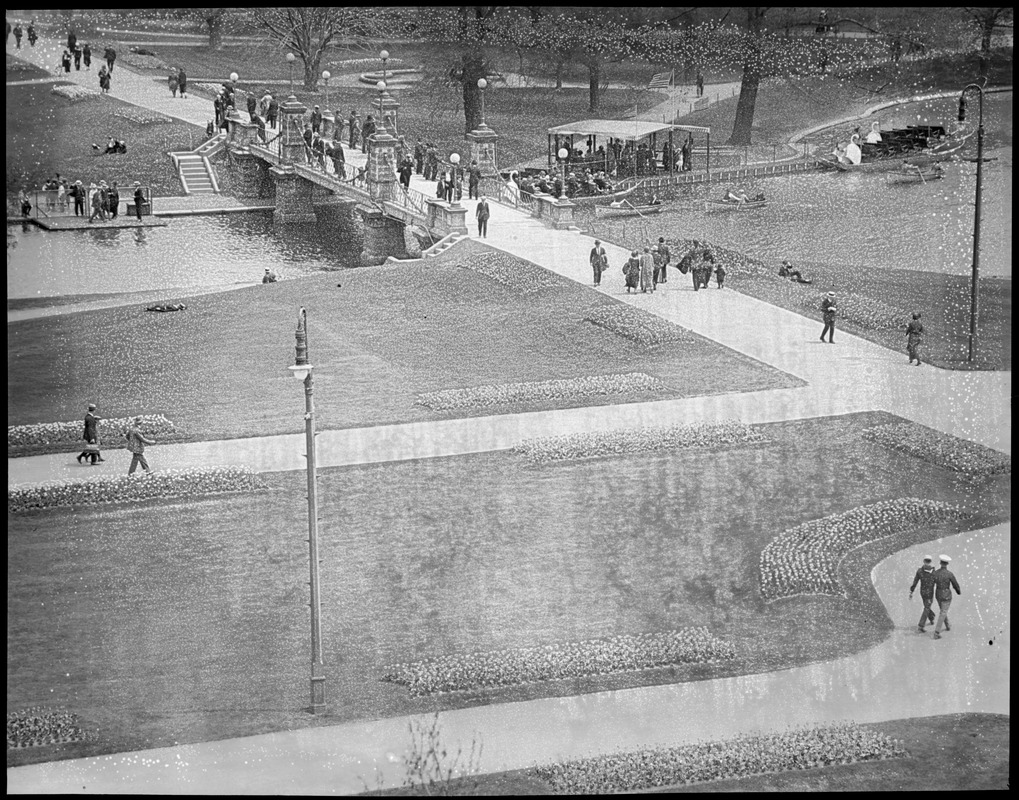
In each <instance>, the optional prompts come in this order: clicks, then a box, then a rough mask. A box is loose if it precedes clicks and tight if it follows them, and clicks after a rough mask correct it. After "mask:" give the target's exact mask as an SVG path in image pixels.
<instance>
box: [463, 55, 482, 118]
mask: <svg viewBox="0 0 1019 800" xmlns="http://www.w3.org/2000/svg"><path fill="white" fill-rule="evenodd" d="M462 63H463V81H464V83H463V93H464V133H465V134H467V133H470V132H471V131H473V130H474V129H475V128H477V127H478V125H480V124H481V90H480V89H479V88H478V79H479V78H484V77H485V54H484V51H483V50H480V49H476V50H470V51H468V52H466V53H464V56H463V62H462Z"/></svg>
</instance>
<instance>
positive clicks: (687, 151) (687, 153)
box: [680, 139, 693, 172]
mask: <svg viewBox="0 0 1019 800" xmlns="http://www.w3.org/2000/svg"><path fill="white" fill-rule="evenodd" d="M680 152H681V153H682V154H683V172H690V171H691V170H693V163H692V161H691V160H690V159H691V157H692V155H693V141H692V140H691V139H687V140H686V141H685V142H683V146H682V147H681V148H680Z"/></svg>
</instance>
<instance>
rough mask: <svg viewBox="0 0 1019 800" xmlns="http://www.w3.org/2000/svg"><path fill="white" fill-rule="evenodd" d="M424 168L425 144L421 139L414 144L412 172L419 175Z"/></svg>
mask: <svg viewBox="0 0 1019 800" xmlns="http://www.w3.org/2000/svg"><path fill="white" fill-rule="evenodd" d="M424 169H425V146H424V144H422V142H421V140H420V139H418V140H417V144H415V145H414V173H415V174H417V175H420V174H421V173H422V172H424Z"/></svg>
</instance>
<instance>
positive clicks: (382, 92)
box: [375, 81, 386, 130]
mask: <svg viewBox="0 0 1019 800" xmlns="http://www.w3.org/2000/svg"><path fill="white" fill-rule="evenodd" d="M375 88H376V89H378V90H379V123H378V125H376V126H375V129H376V130H378V127H379V125H382V122H383V116H382V113H383V106H382V100H383V98H384V97H385V94H386V82H385V81H379V82H378V83H376V84H375Z"/></svg>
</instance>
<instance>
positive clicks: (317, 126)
mask: <svg viewBox="0 0 1019 800" xmlns="http://www.w3.org/2000/svg"><path fill="white" fill-rule="evenodd" d="M250 103H251V100H250V99H249V100H248V104H249V105H250ZM320 130H322V112H321V111H320V110H319V107H318V106H315V107H314V108H313V109H312V110H311V132H312V133H318V132H319V131H320Z"/></svg>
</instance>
